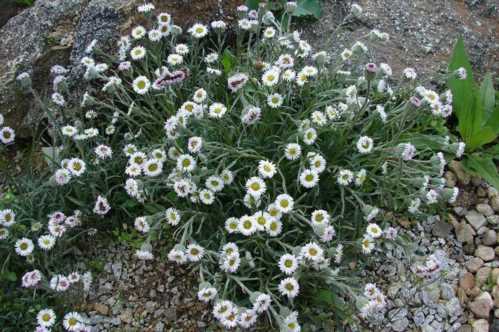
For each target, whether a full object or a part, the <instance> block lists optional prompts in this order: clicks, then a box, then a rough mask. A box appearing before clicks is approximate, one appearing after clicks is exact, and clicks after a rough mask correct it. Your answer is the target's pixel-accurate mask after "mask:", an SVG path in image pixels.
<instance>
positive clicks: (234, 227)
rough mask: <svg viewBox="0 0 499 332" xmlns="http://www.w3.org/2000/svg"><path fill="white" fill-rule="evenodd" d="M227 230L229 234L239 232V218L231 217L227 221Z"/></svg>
mask: <svg viewBox="0 0 499 332" xmlns="http://www.w3.org/2000/svg"><path fill="white" fill-rule="evenodd" d="M225 230H226V231H227V233H229V234H233V233H237V232H238V231H239V219H238V218H235V217H230V218H228V219H227V220H226V221H225Z"/></svg>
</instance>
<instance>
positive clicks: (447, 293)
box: [440, 283, 455, 300]
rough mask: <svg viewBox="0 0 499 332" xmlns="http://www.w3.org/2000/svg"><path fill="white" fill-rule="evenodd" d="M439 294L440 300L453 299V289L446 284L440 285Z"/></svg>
mask: <svg viewBox="0 0 499 332" xmlns="http://www.w3.org/2000/svg"><path fill="white" fill-rule="evenodd" d="M440 292H441V298H442V299H444V300H450V299H452V298H454V297H455V294H454V288H453V287H452V286H451V285H449V284H447V283H443V284H442V285H440Z"/></svg>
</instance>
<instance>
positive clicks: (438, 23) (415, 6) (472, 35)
mask: <svg viewBox="0 0 499 332" xmlns="http://www.w3.org/2000/svg"><path fill="white" fill-rule="evenodd" d="M354 2H356V3H359V4H360V5H361V6H362V7H363V9H364V10H363V15H362V17H360V18H356V19H351V20H348V21H347V22H346V24H344V25H343V26H341V27H339V24H340V23H341V22H342V21H343V19H344V18H345V16H346V14H347V13H348V12H349V8H350V7H349V6H350V3H351V1H342V0H326V1H324V8H323V9H324V10H323V16H322V17H321V19H320V20H319V21H317V22H315V23H312V24H310V25H306V26H304V28H303V29H304V33H305V36H306V38H308V39H309V40H311V42H312V44H313V46H315V47H317V48H321V49H325V50H328V51H330V52H332V53H336V54H338V53H341V52H342V51H343V49H344V48H345V47H347V48H348V47H350V46H351V45H352V43H353V42H355V41H357V40H359V39H362V38H363V39H365V36H366V35H367V33H369V31H370V30H372V29H378V30H380V31H382V32H387V33H389V34H390V41H389V42H386V43H384V44H382V45H377V46H375V47H374V55H375V58H376V61H377V62H386V63H388V64H390V65H391V66H392V68H393V70H394V73H401V72H402V70H403V69H404V68H406V67H414V68H415V69H416V70H417V72H418V73H419V74H420V75H423V76H424V77H427V78H429V77H435V74H436V73H437V72H438V71H439V70H440V69H442V68H446V65H447V61H448V59H449V55H450V53H451V51H452V48H453V45H454V43H455V42H456V40H457V38H458V37H459V36H463V37H464V40H465V43H466V45H467V47H468V50H469V51H470V53H471V58H472V62H473V66H474V68H475V69H476V70H478V71H479V72H481V73H483V72H486V71H491V72H496V73H497V72H498V71H499V62H498V61H497V55H498V54H499V39H498V36H499V23H498V22H499V20H498V9H499V4H498V3H497V1H495V0H466V1H464V0H438V1H435V0H411V1H407V0H375V1H373V0H359V1H354Z"/></svg>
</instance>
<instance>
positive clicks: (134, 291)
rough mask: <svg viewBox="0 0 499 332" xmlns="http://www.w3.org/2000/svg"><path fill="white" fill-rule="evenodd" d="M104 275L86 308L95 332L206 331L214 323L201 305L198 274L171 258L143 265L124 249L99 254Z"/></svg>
mask: <svg viewBox="0 0 499 332" xmlns="http://www.w3.org/2000/svg"><path fill="white" fill-rule="evenodd" d="M98 251H99V255H98V258H99V260H102V261H103V262H105V265H104V271H103V272H102V273H101V274H100V275H98V276H97V277H96V278H95V282H94V285H93V286H92V288H91V291H90V293H89V294H88V295H87V297H86V299H85V303H84V304H83V305H82V309H83V310H85V311H86V313H87V314H88V316H89V319H90V322H91V324H92V325H93V326H94V331H116V332H118V331H120V332H124V331H130V332H131V331H144V332H152V331H154V332H162V331H186V332H189V331H192V332H194V331H205V330H206V327H207V326H208V324H209V323H210V321H211V317H210V312H209V310H208V308H207V306H206V305H204V304H203V303H202V302H200V301H197V298H196V297H195V293H196V291H197V287H198V284H197V281H195V277H194V275H193V273H192V272H190V271H188V270H186V269H184V268H183V267H181V266H178V265H173V264H169V263H166V262H165V261H166V260H165V259H160V258H156V259H154V260H153V261H148V262H145V261H141V260H138V259H137V258H135V257H134V254H133V250H131V249H129V248H128V247H126V246H124V245H112V246H111V247H108V248H102V249H99V250H98Z"/></svg>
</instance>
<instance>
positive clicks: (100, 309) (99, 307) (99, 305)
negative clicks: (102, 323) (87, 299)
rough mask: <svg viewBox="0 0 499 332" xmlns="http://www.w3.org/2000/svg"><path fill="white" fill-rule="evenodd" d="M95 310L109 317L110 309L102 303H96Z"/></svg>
mask: <svg viewBox="0 0 499 332" xmlns="http://www.w3.org/2000/svg"><path fill="white" fill-rule="evenodd" d="M94 310H95V311H97V312H98V313H99V314H100V315H104V316H107V314H108V313H109V307H108V306H107V305H105V304H102V303H95V304H94Z"/></svg>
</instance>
